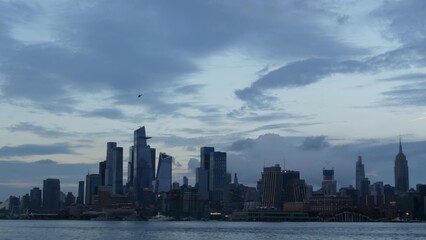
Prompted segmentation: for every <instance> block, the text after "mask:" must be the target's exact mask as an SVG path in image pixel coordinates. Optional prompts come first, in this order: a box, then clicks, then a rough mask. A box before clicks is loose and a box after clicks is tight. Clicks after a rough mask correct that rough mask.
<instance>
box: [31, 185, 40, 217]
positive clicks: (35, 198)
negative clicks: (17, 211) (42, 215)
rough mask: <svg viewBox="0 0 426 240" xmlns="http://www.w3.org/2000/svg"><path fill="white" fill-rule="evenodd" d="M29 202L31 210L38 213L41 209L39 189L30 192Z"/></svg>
mask: <svg viewBox="0 0 426 240" xmlns="http://www.w3.org/2000/svg"><path fill="white" fill-rule="evenodd" d="M30 202H31V210H35V211H38V210H40V209H41V207H42V201H41V189H40V188H38V187H35V188H33V189H31V190H30Z"/></svg>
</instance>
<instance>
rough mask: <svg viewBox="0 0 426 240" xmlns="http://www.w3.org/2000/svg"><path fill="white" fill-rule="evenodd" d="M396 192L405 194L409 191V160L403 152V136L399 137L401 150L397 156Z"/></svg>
mask: <svg viewBox="0 0 426 240" xmlns="http://www.w3.org/2000/svg"><path fill="white" fill-rule="evenodd" d="M394 170H395V193H396V194H403V193H406V192H408V188H409V182H408V162H407V158H406V157H405V154H404V153H403V152H402V144H401V138H400V139H399V152H398V154H397V155H396V157H395V168H394Z"/></svg>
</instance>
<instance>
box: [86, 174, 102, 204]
mask: <svg viewBox="0 0 426 240" xmlns="http://www.w3.org/2000/svg"><path fill="white" fill-rule="evenodd" d="M101 182H102V181H101V176H100V175H99V174H87V175H86V201H85V203H86V205H92V204H93V202H92V200H93V195H96V194H98V188H99V186H101Z"/></svg>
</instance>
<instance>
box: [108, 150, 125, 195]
mask: <svg viewBox="0 0 426 240" xmlns="http://www.w3.org/2000/svg"><path fill="white" fill-rule="evenodd" d="M111 154H112V169H111V171H112V194H123V148H122V147H114V148H113V149H112V152H111Z"/></svg>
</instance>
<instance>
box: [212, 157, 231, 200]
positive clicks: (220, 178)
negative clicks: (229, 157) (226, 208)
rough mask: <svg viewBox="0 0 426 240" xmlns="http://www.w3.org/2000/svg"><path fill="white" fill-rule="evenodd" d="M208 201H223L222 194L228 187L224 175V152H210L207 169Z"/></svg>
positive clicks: (225, 175)
mask: <svg viewBox="0 0 426 240" xmlns="http://www.w3.org/2000/svg"><path fill="white" fill-rule="evenodd" d="M208 175H209V192H210V199H211V200H212V201H214V202H221V201H223V193H224V192H225V190H226V188H227V186H228V180H227V174H226V152H211V153H210V167H209V174H208Z"/></svg>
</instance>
